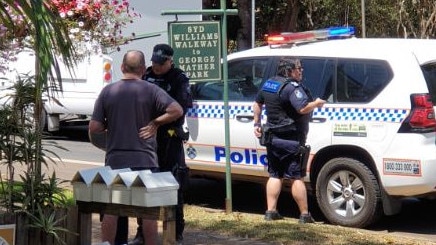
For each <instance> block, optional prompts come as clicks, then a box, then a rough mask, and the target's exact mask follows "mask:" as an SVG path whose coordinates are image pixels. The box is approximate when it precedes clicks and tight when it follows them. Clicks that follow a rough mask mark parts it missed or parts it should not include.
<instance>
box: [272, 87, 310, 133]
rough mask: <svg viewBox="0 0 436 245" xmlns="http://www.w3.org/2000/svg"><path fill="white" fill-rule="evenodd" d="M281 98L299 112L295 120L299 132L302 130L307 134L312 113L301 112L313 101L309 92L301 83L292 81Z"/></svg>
mask: <svg viewBox="0 0 436 245" xmlns="http://www.w3.org/2000/svg"><path fill="white" fill-rule="evenodd" d="M280 98H281V99H282V100H284V101H287V102H289V103H290V104H291V105H292V107H293V108H294V109H295V111H296V112H298V116H297V117H296V118H293V119H294V120H295V121H296V122H297V127H298V128H299V130H302V131H303V132H304V134H307V132H308V129H309V126H308V125H309V121H310V118H311V113H308V114H300V113H299V111H300V110H301V109H303V108H304V107H306V106H307V104H309V102H311V101H313V98H312V95H311V94H310V92H309V90H308V89H307V88H305V87H304V86H303V85H302V84H301V83H298V82H296V81H291V82H290V84H288V85H287V86H285V87H284V88H283V90H282V92H281V93H280Z"/></svg>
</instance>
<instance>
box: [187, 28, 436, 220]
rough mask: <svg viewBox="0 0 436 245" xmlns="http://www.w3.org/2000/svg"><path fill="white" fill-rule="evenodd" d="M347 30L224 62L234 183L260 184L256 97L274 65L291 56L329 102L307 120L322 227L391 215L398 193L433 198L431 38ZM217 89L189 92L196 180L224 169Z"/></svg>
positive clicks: (435, 69) (434, 55) (434, 46)
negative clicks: (324, 222) (359, 33)
mask: <svg viewBox="0 0 436 245" xmlns="http://www.w3.org/2000/svg"><path fill="white" fill-rule="evenodd" d="M347 29H348V28H345V29H343V30H342V29H334V28H333V29H331V30H322V31H320V32H304V33H287V34H286V35H282V36H276V37H274V38H275V39H271V40H276V42H275V43H271V44H270V45H268V46H264V47H259V48H254V49H250V50H246V51H242V52H237V53H234V54H230V55H229V56H228V74H229V75H228V82H229V84H228V87H229V91H228V96H229V126H230V140H229V141H230V162H231V172H232V179H239V180H245V181H256V182H260V183H265V182H266V180H267V178H268V173H267V158H266V151H265V148H264V147H262V146H261V145H260V144H259V141H258V139H257V138H256V137H255V136H254V133H253V108H252V106H253V103H254V98H255V96H256V93H257V91H258V90H259V88H261V86H262V84H263V83H264V82H265V81H266V80H267V79H268V78H270V77H272V76H274V75H275V74H276V72H277V66H278V64H279V61H280V59H282V58H298V59H300V60H301V62H302V65H303V67H304V72H303V78H304V79H305V80H304V82H303V83H304V84H305V85H306V86H307V87H308V88H309V89H310V90H311V92H312V94H313V96H314V97H315V98H316V97H320V98H323V99H325V100H327V103H326V104H325V106H324V107H323V108H317V109H315V110H314V111H313V115H312V120H311V122H310V129H309V134H308V138H307V143H308V144H309V145H310V146H311V154H310V158H309V163H308V167H307V176H306V177H305V181H306V183H307V186H308V187H309V188H308V189H309V190H311V191H312V192H313V194H314V195H315V196H316V199H317V202H318V205H319V207H320V209H321V211H322V212H323V214H324V216H325V217H326V219H327V220H328V221H330V222H331V223H333V224H339V225H343V226H352V227H365V226H368V225H370V224H372V223H374V222H376V221H377V219H378V218H380V217H381V215H382V214H383V213H384V214H386V215H393V214H396V213H398V212H399V211H400V208H401V199H402V198H404V197H417V198H432V199H434V198H436V130H435V129H436V120H435V105H436V52H435V50H436V40H417V39H414V40H409V39H370V38H367V39H362V38H355V37H352V38H344V35H346V32H347V31H348V30H347ZM349 31H350V34H351V35H352V33H354V31H353V29H352V28H350V30H349ZM323 33H324V34H325V33H327V34H328V35H332V36H327V37H322V35H323ZM333 34H337V35H336V36H335V35H333ZM330 39H333V40H330ZM223 88H224V87H223V82H222V81H210V82H204V83H197V84H195V85H193V87H192V91H193V96H194V99H195V101H194V106H193V108H191V109H190V110H189V111H188V113H187V125H188V127H189V131H190V139H189V141H188V142H187V144H186V148H185V149H186V162H187V164H188V165H189V167H190V168H191V170H192V174H193V175H194V176H203V177H214V178H224V176H225V173H226V157H225V138H224V137H225V133H224V125H225V121H224V108H225V107H224V103H223V94H224V91H223ZM262 115H263V116H262V122H265V121H266V115H265V112H263V114H262Z"/></svg>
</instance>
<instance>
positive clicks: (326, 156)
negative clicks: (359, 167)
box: [310, 145, 383, 190]
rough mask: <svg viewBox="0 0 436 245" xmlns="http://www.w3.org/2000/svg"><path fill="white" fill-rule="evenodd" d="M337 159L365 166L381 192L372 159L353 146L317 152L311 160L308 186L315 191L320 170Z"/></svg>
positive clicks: (366, 152)
mask: <svg viewBox="0 0 436 245" xmlns="http://www.w3.org/2000/svg"><path fill="white" fill-rule="evenodd" d="M338 157H346V158H352V159H355V160H358V161H360V162H362V163H363V164H365V165H366V166H367V167H368V168H369V169H370V170H371V171H372V172H373V173H374V175H375V176H376V178H377V182H378V183H379V186H380V188H381V190H383V186H382V185H381V183H380V176H379V172H378V170H377V167H376V165H375V162H374V159H373V158H372V157H371V155H370V154H369V153H368V151H366V150H365V149H363V148H361V147H358V146H353V145H332V146H328V147H325V148H323V149H321V150H319V151H318V152H317V153H316V154H315V155H314V156H313V158H312V162H311V165H310V183H311V184H310V185H311V187H312V189H313V190H315V184H316V181H317V179H318V175H319V172H320V170H321V168H322V167H323V166H324V164H326V163H327V162H328V161H329V160H331V159H333V158H338Z"/></svg>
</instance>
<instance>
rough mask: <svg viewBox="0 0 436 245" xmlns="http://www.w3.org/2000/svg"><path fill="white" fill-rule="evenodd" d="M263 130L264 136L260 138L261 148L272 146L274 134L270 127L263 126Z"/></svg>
mask: <svg viewBox="0 0 436 245" xmlns="http://www.w3.org/2000/svg"><path fill="white" fill-rule="evenodd" d="M261 130H262V134H261V136H260V138H259V144H260V145H261V146H267V145H270V144H271V142H272V137H273V134H272V132H271V130H270V128H269V126H267V125H265V124H264V125H262V127H261Z"/></svg>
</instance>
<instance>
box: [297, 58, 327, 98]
mask: <svg viewBox="0 0 436 245" xmlns="http://www.w3.org/2000/svg"><path fill="white" fill-rule="evenodd" d="M300 60H301V63H302V65H303V68H304V72H303V84H304V85H305V86H306V87H307V88H309V90H310V92H311V93H312V96H313V97H315V98H316V97H319V98H322V99H324V100H327V101H328V102H333V81H334V71H335V61H334V60H329V59H323V58H319V59H314V58H310V59H306V58H302V59H300Z"/></svg>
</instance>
